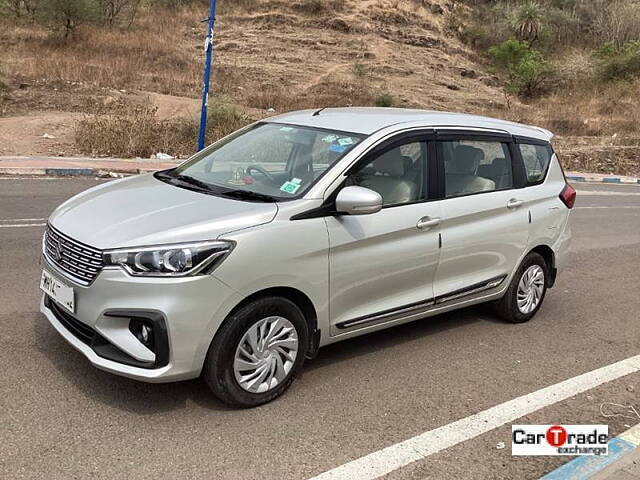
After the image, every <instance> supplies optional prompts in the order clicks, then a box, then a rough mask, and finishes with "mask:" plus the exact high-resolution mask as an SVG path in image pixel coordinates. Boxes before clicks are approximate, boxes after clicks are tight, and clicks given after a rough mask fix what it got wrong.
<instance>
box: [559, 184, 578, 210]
mask: <svg viewBox="0 0 640 480" xmlns="http://www.w3.org/2000/svg"><path fill="white" fill-rule="evenodd" d="M560 200H562V203H564V204H565V205H566V206H567V208H568V209H572V208H573V205H574V204H575V203H576V189H575V188H573V187H572V186H571V185H569V184H568V183H567V184H566V185H565V186H564V188H563V189H562V192H560Z"/></svg>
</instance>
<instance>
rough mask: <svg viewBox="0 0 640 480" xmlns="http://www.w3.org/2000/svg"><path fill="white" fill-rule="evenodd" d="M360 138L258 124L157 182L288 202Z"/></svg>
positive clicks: (245, 197)
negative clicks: (161, 181) (162, 181)
mask: <svg viewBox="0 0 640 480" xmlns="http://www.w3.org/2000/svg"><path fill="white" fill-rule="evenodd" d="M363 138H364V137H363V136H362V135H357V134H353V133H347V132H338V131H330V130H325V129H318V128H313V127H300V126H295V125H286V124H279V123H259V124H257V125H255V126H253V127H249V128H247V129H245V130H241V131H239V132H238V133H236V134H234V135H232V136H231V137H229V138H228V139H227V140H225V141H223V142H218V143H217V144H214V145H212V146H211V147H209V148H206V149H205V150H203V151H202V152H200V153H198V154H196V156H194V157H193V158H192V159H191V160H189V161H187V162H186V163H184V164H182V165H181V166H179V167H178V168H175V169H173V170H170V171H168V172H163V173H161V174H160V175H159V176H158V178H160V179H162V180H164V181H168V182H170V183H173V184H175V185H178V186H181V187H184V188H191V189H193V190H200V191H204V192H210V193H214V194H218V195H223V196H228V197H232V198H237V199H240V200H247V201H281V200H290V199H293V198H298V197H300V196H302V195H303V194H304V193H305V192H306V191H307V190H308V189H309V187H310V186H311V185H313V183H314V182H315V181H316V180H317V179H318V178H319V177H320V176H321V175H322V174H323V173H324V172H325V171H326V170H327V169H328V168H329V167H331V166H332V165H333V164H334V163H335V162H336V161H338V160H339V159H340V158H341V157H342V156H343V155H345V154H346V153H347V152H348V151H349V150H351V149H352V148H353V147H354V146H355V145H357V144H358V143H359V142H360V141H362V139H363Z"/></svg>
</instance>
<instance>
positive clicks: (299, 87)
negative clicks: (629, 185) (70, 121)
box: [0, 0, 640, 171]
mask: <svg viewBox="0 0 640 480" xmlns="http://www.w3.org/2000/svg"><path fill="white" fill-rule="evenodd" d="M598 1H599V0H598ZM165 4H166V5H170V3H169V2H165ZM177 5H178V6H174V7H173V8H165V7H159V6H158V5H156V6H154V8H153V9H151V8H146V9H143V10H142V11H141V12H140V14H139V15H138V18H137V20H136V21H135V23H134V24H133V26H132V27H131V28H130V29H127V28H119V27H100V26H93V25H92V26H83V27H79V28H78V30H77V32H76V35H75V36H74V38H72V39H70V41H68V42H66V43H62V42H60V41H59V40H56V39H55V38H53V37H52V36H51V35H50V34H49V33H48V32H46V31H43V30H42V29H41V28H40V27H39V26H37V25H36V24H34V23H32V22H30V21H28V20H25V19H22V20H19V21H16V19H14V18H7V17H0V44H1V45H2V46H3V48H2V49H0V80H2V81H3V82H4V83H3V84H6V87H3V86H2V85H3V84H0V115H2V114H4V115H16V114H25V113H28V112H35V111H56V112H60V111H68V112H83V113H85V114H87V115H88V116H87V117H86V118H85V119H84V120H83V121H81V123H80V124H79V125H78V127H77V129H76V131H77V134H76V138H77V142H76V144H77V147H78V148H79V149H80V150H81V151H83V152H86V153H92V154H97V155H104V154H110V155H121V156H135V155H141V156H146V155H148V154H149V153H150V152H151V153H154V152H155V151H158V150H163V151H168V152H169V153H173V154H180V155H187V154H189V153H191V152H192V151H193V143H194V142H193V140H192V139H193V137H194V136H195V133H194V132H195V118H193V116H191V117H189V116H187V117H185V118H176V119H164V118H159V117H158V115H157V114H155V113H154V112H155V106H157V105H154V104H153V103H152V102H150V101H148V100H146V99H147V94H148V93H149V92H156V93H158V94H166V95H173V96H177V97H191V98H194V99H196V98H197V97H198V95H199V91H200V78H201V66H202V40H203V33H204V32H203V29H204V27H203V24H202V22H201V20H202V18H204V17H205V16H206V14H207V7H206V5H205V4H204V3H197V2H196V3H186V4H185V3H181V4H177ZM456 5H460V4H457V3H456V4H454V3H452V2H450V1H447V0H226V1H225V0H221V1H220V2H219V11H218V17H217V24H216V37H215V42H216V49H215V57H214V62H215V67H214V74H213V83H212V86H213V95H214V98H213V99H212V102H211V103H212V104H214V105H215V104H220V105H221V108H222V109H223V110H224V109H225V108H231V107H228V106H229V105H237V106H239V107H238V108H239V109H237V110H236V109H234V112H236V113H234V114H233V115H231V116H230V117H229V116H228V115H226V114H223V115H221V116H220V118H219V119H218V121H214V124H215V125H216V126H215V127H213V128H212V129H211V132H210V136H209V140H213V139H214V138H216V137H218V136H220V135H222V134H223V133H225V132H227V131H228V130H230V129H233V128H237V127H238V126H240V125H242V124H243V123H245V122H248V121H250V120H251V119H257V118H260V117H261V116H264V115H266V110H268V109H271V108H273V109H275V110H276V111H277V112H282V111H287V110H293V109H299V108H311V107H322V106H345V105H376V104H377V105H393V106H400V107H420V108H428V109H441V110H454V111H462V112H470V113H480V114H488V115H492V116H498V117H502V118H508V119H513V120H516V121H524V122H527V123H534V124H540V125H541V126H545V127H548V128H550V129H552V130H554V131H556V132H558V133H560V134H561V135H564V136H609V137H611V136H613V135H614V134H617V135H616V138H617V140H616V142H620V138H621V137H626V138H627V139H626V140H624V141H625V142H626V143H631V144H634V142H635V143H636V144H637V140H635V138H637V137H640V134H639V133H638V132H639V128H638V125H639V120H640V109H639V108H637V106H638V96H639V91H638V85H639V84H638V83H637V82H636V83H633V82H627V83H620V84H615V85H614V84H612V85H610V86H608V87H606V88H605V87H602V86H599V85H596V84H593V85H592V84H589V85H585V84H581V83H580V81H576V80H575V78H576V77H580V76H585V75H588V69H589V68H592V65H591V64H590V60H589V59H587V58H585V57H584V55H582V56H581V53H580V52H579V51H577V52H576V54H575V56H574V58H573V60H574V61H573V62H566V65H565V66H564V71H565V73H566V75H564V76H563V78H562V79H561V81H562V82H563V85H565V88H564V90H560V91H559V93H556V94H554V95H551V96H548V97H544V98H541V99H539V100H534V101H532V102H531V103H530V104H529V105H525V104H523V103H521V102H520V101H518V100H517V99H515V98H513V97H511V96H508V95H506V94H505V93H504V91H503V89H502V88H501V83H500V80H499V79H498V78H497V77H496V76H495V75H494V74H493V73H492V72H491V71H490V69H489V68H488V67H487V65H486V64H485V63H484V62H485V61H484V60H483V59H482V58H481V57H480V56H479V55H478V54H477V53H476V52H474V51H473V50H471V49H470V48H469V47H467V46H466V45H465V44H464V43H462V41H461V40H460V39H459V38H458V36H457V35H455V34H454V33H453V32H452V26H453V27H456V26H455V25H453V23H454V22H452V19H455V18H456V16H457V10H456V8H458V7H456ZM465 8H467V7H465ZM456 28H457V27H456ZM585 72H587V73H585ZM559 81H560V80H559ZM216 99H222V100H216ZM218 110H220V109H218ZM242 111H244V112H245V113H244V114H243V113H241V112H242ZM218 114H219V111H218V113H214V116H215V115H218ZM224 122H228V125H223V123H224ZM561 141H562V144H563V145H566V146H567V148H569V147H570V146H571V145H573V143H572V140H571V139H570V138H565V139H561ZM576 142H577V140H576ZM574 143H575V142H574ZM603 143H604V144H608V143H611V142H607V141H603V142H600V144H603ZM614 143H615V142H614ZM603 148H607V147H603ZM578 151H583V150H580V149H577V150H576V152H578ZM587 154H588V153H577V154H576V155H577V157H576V158H578V160H576V162H577V163H579V162H580V161H582V160H580V159H581V158H583V157H584V156H585V155H587ZM572 158H573V157H572ZM634 162H635V163H634ZM598 168H600V167H598ZM605 168H610V165H609V166H607V167H602V168H601V170H603V169H605ZM625 169H626V170H629V171H633V170H634V169H635V170H637V171H640V165H639V162H638V161H637V160H631V164H630V165H629V166H627V167H625Z"/></svg>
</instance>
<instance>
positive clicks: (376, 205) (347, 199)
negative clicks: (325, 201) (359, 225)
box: [336, 186, 382, 215]
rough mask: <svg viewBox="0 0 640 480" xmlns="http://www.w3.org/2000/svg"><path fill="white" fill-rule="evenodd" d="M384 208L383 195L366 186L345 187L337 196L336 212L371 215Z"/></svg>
mask: <svg viewBox="0 0 640 480" xmlns="http://www.w3.org/2000/svg"><path fill="white" fill-rule="evenodd" d="M381 209H382V197H381V196H380V194H379V193H378V192H374V191H373V190H370V189H368V188H364V187H356V186H353V187H345V188H343V189H342V190H340V192H339V193H338V196H337V197H336V212H338V214H347V215H369V214H371V213H377V212H379V211H380V210H381Z"/></svg>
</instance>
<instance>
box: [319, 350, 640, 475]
mask: <svg viewBox="0 0 640 480" xmlns="http://www.w3.org/2000/svg"><path fill="white" fill-rule="evenodd" d="M639 371H640V355H637V356H635V357H631V358H627V359H626V360H622V361H620V362H617V363H614V364H612V365H608V366H606V367H602V368H599V369H597V370H593V371H591V372H588V373H585V374H583V375H579V376H577V377H573V378H570V379H568V380H565V381H563V382H560V383H557V384H555V385H551V386H549V387H545V388H543V389H541V390H538V391H536V392H533V393H529V394H527V395H523V396H521V397H518V398H515V399H513V400H509V401H508V402H505V403H501V404H500V405H496V406H495V407H492V408H489V409H488V410H484V411H482V412H480V413H476V414H475V415H471V416H469V417H466V418H463V419H461V420H458V421H456V422H453V423H450V424H448V425H444V426H442V427H440V428H436V429H435V430H430V431H428V432H425V433H422V434H420V435H417V436H415V437H413V438H410V439H408V440H405V441H403V442H400V443H396V444H395V445H391V446H389V447H386V448H383V449H382V450H378V451H377V452H373V453H370V454H368V455H365V456H364V457H361V458H358V459H357V460H353V461H351V462H348V463H345V464H344V465H341V466H339V467H336V468H334V469H332V470H328V471H326V472H324V473H321V474H320V475H318V476H315V477H313V478H312V479H310V480H373V479H375V478H378V477H381V476H382V475H386V474H388V473H390V472H393V471H394V470H397V469H399V468H402V467H404V466H406V465H409V464H410V463H413V462H415V461H418V460H422V459H424V458H426V457H428V456H429V455H433V454H434V453H438V452H440V451H442V450H444V449H447V448H450V447H453V446H454V445H457V444H459V443H461V442H464V441H466V440H470V439H472V438H475V437H477V436H479V435H482V434H483V433H487V432H489V431H491V430H493V429H495V428H498V427H501V426H502V425H505V424H506V423H509V422H513V421H514V420H516V419H518V418H521V417H524V416H526V415H529V414H530V413H532V412H535V411H536V410H540V409H541V408H544V407H548V406H549V405H553V404H554V403H557V402H561V401H563V400H566V399H567V398H571V397H573V396H574V395H578V394H579V393H582V392H585V391H587V390H591V389H592V388H595V387H597V386H599V385H602V384H603V383H607V382H610V381H612V380H615V379H617V378H620V377H623V376H625V375H629V374H631V373H636V372H639Z"/></svg>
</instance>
